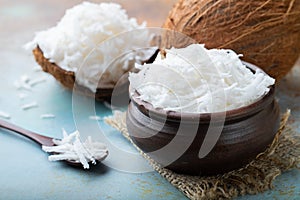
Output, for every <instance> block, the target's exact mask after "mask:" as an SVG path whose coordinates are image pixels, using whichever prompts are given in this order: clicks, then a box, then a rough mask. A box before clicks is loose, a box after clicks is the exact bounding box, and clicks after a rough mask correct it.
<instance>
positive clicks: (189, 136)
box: [126, 63, 280, 175]
mask: <svg viewBox="0 0 300 200" xmlns="http://www.w3.org/2000/svg"><path fill="white" fill-rule="evenodd" d="M245 64H246V65H247V67H249V68H250V69H253V70H254V69H255V68H257V67H256V66H254V65H251V64H249V63H245ZM274 92H275V86H274V85H273V86H271V87H270V91H269V92H268V93H267V94H266V95H265V96H263V97H262V98H261V99H260V100H258V101H257V102H254V103H252V104H251V105H248V106H245V107H241V108H238V109H234V110H230V111H226V112H223V113H221V112H220V113H201V114H193V113H179V112H173V111H168V112H166V111H164V110H159V109H154V108H153V107H152V105H151V104H149V103H147V102H144V101H142V100H140V99H139V98H138V96H139V95H138V94H137V93H136V92H135V93H134V95H132V96H131V102H130V104H129V107H128V110H127V117H126V124H127V128H128V132H129V134H130V137H131V139H132V141H133V142H134V143H135V144H136V145H137V146H138V147H139V148H140V149H141V150H143V151H144V152H145V153H147V154H148V155H149V156H150V157H151V158H152V159H154V160H155V161H156V162H158V163H159V164H161V165H162V167H166V168H168V169H171V170H173V171H174V172H177V173H183V174H190V175H215V174H221V173H224V172H228V171H231V170H234V169H238V168H240V167H242V166H244V165H246V164H247V163H249V162H250V161H251V160H253V159H254V158H255V157H256V156H257V155H258V154H259V153H261V152H263V151H264V150H266V149H267V148H268V146H269V145H270V144H271V143H272V141H273V139H274V136H275V134H276V132H277V130H278V128H279V121H280V119H279V107H278V104H277V102H276V101H275V99H274ZM218 134H220V135H219V137H218ZM214 137H215V138H216V139H214ZM214 140H215V141H214ZM202 145H203V146H202ZM211 145H212V146H211ZM209 146H211V147H209ZM212 147H213V148H212ZM200 148H202V150H203V149H204V151H205V148H206V149H207V148H211V150H210V151H209V153H208V154H207V155H200V153H199V152H200ZM202 154H203V153H202Z"/></svg>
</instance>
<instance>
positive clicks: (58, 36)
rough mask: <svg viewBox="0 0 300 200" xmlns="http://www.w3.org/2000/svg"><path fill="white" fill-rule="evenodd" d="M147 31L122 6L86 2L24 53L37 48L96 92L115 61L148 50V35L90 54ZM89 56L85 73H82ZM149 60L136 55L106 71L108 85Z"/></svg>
mask: <svg viewBox="0 0 300 200" xmlns="http://www.w3.org/2000/svg"><path fill="white" fill-rule="evenodd" d="M145 27H146V23H143V24H141V25H139V24H138V23H137V20H136V19H135V18H129V17H128V16H127V13H126V11H125V10H124V9H122V8H121V6H120V5H119V4H116V3H100V4H95V3H90V2H83V3H81V4H79V5H76V6H74V7H73V8H71V9H68V10H67V11H66V13H65V15H64V17H63V18H62V19H61V20H60V21H59V22H58V24H57V25H56V26H55V27H52V28H50V29H48V30H45V31H40V32H37V33H36V35H35V38H34V39H33V41H32V42H29V43H28V44H26V45H25V49H28V50H30V51H31V50H32V49H34V48H36V46H37V45H38V46H39V47H40V49H41V50H42V51H43V54H44V56H45V57H46V58H48V59H49V61H50V62H53V63H56V64H57V65H58V66H60V67H62V68H63V69H66V70H68V71H73V72H75V76H76V81H77V82H78V83H79V84H80V85H83V86H85V87H87V88H89V89H90V90H92V91H93V92H96V88H97V86H98V82H99V77H101V76H100V75H101V74H102V73H103V72H104V70H105V68H106V67H107V66H108V64H110V62H111V61H112V60H113V59H114V58H116V57H118V56H119V55H121V54H123V53H124V52H127V51H129V50H134V49H136V48H138V47H145V44H148V43H149V40H150V39H149V36H148V35H147V36H145V34H136V35H134V36H132V35H128V36H127V38H117V39H115V40H111V43H109V44H107V46H106V47H105V48H102V49H100V48H97V53H95V54H90V55H89V53H90V52H91V50H93V49H95V48H96V47H97V45H99V44H100V43H101V42H103V41H105V40H107V39H109V38H111V37H113V36H115V35H117V34H119V33H122V32H127V31H131V30H135V29H141V28H145ZM149 53H150V52H149ZM152 53H153V52H151V55H152ZM88 55H89V59H88V61H86V62H87V63H86V64H85V65H84V70H79V67H81V64H82V62H83V61H84V60H85V58H86V57H87V56H88ZM151 55H150V56H151ZM148 56H149V55H144V54H143V53H140V52H139V53H133V54H132V55H130V56H129V57H126V58H124V59H123V60H122V61H120V63H118V64H117V65H115V66H114V67H110V68H109V69H107V71H106V72H105V73H104V74H103V75H102V77H104V78H105V79H106V80H107V82H113V83H116V82H117V81H118V80H119V78H120V77H121V76H122V75H123V74H124V73H125V72H126V71H128V70H129V69H130V68H132V67H134V66H132V64H131V63H134V61H136V62H138V61H139V60H143V59H144V57H147V58H148ZM150 56H149V57H150Z"/></svg>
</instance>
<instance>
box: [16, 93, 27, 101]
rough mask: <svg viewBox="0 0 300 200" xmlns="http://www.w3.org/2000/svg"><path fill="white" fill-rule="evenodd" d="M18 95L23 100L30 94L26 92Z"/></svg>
mask: <svg viewBox="0 0 300 200" xmlns="http://www.w3.org/2000/svg"><path fill="white" fill-rule="evenodd" d="M18 96H19V98H20V99H21V100H23V99H25V98H26V97H27V96H28V95H27V94H25V93H19V94H18Z"/></svg>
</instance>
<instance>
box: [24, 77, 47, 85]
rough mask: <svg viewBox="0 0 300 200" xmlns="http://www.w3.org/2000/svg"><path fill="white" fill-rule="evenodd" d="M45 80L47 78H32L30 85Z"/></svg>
mask: <svg viewBox="0 0 300 200" xmlns="http://www.w3.org/2000/svg"><path fill="white" fill-rule="evenodd" d="M45 81H46V79H45V78H37V79H33V80H30V81H29V82H28V84H29V85H30V87H32V86H35V85H37V84H39V83H43V82H45Z"/></svg>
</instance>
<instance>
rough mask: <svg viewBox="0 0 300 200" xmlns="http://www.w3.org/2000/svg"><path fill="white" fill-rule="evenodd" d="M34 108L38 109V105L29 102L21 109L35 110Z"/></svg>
mask: <svg viewBox="0 0 300 200" xmlns="http://www.w3.org/2000/svg"><path fill="white" fill-rule="evenodd" d="M36 107H38V104H37V102H35V101H34V102H31V103H28V104H24V105H22V109H23V110H29V109H31V108H36Z"/></svg>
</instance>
